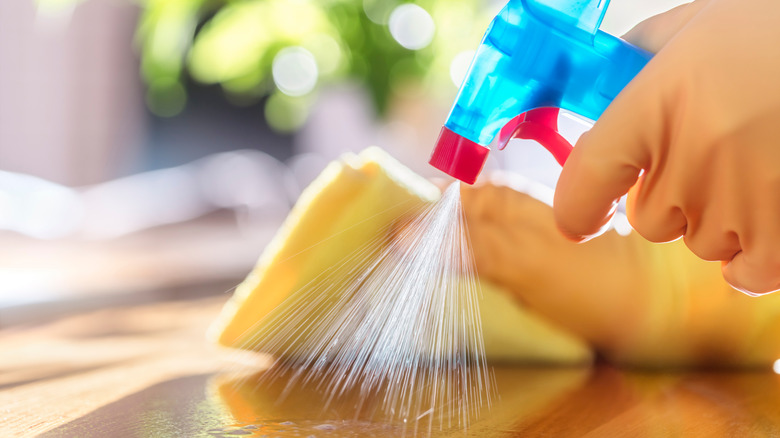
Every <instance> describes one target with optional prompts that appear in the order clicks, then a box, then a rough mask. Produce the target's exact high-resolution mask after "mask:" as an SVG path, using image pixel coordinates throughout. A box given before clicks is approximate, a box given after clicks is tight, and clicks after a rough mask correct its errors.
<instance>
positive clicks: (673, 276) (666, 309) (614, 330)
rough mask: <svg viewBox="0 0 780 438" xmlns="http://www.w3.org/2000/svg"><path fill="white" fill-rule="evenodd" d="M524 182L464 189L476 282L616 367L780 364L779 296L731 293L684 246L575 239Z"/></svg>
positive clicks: (715, 269)
mask: <svg viewBox="0 0 780 438" xmlns="http://www.w3.org/2000/svg"><path fill="white" fill-rule="evenodd" d="M525 184H527V185H525V186H518V185H517V184H515V185H513V187H515V188H517V189H519V190H522V192H521V191H518V190H515V188H512V187H509V186H507V185H501V184H496V183H488V184H485V185H481V186H476V187H473V188H472V187H467V186H465V185H464V186H462V190H461V195H462V200H463V208H464V213H465V216H466V220H467V223H468V229H469V234H470V236H471V241H472V245H473V249H474V259H475V262H476V265H477V271H478V273H479V276H480V278H483V279H486V280H489V281H490V282H492V283H494V284H497V285H499V286H501V287H503V288H504V289H506V290H507V291H509V292H510V293H511V294H512V295H513V296H514V297H515V298H516V299H518V300H521V301H522V303H524V304H525V306H526V307H528V308H529V309H531V310H532V311H534V312H535V313H537V314H539V315H540V316H543V317H545V318H546V319H547V320H549V321H551V322H553V323H554V324H556V325H557V326H560V327H562V328H564V329H566V330H567V331H569V332H570V333H572V334H574V335H576V336H579V337H581V338H582V339H584V340H586V341H587V342H588V343H589V344H590V345H592V346H593V347H594V348H595V349H596V350H597V351H598V352H600V353H601V354H602V355H603V356H605V357H607V358H608V359H610V360H611V361H613V362H617V363H624V364H632V365H639V366H691V365H705V366H763V367H769V366H771V364H772V363H773V361H774V360H775V359H777V358H778V357H780V294H777V295H772V296H768V297H765V298H762V299H761V300H755V299H752V298H750V297H748V296H746V295H743V294H739V293H735V292H734V291H733V290H732V289H731V288H730V287H729V285H728V284H727V283H726V282H725V281H724V280H723V278H722V277H721V275H720V269H719V266H718V265H717V264H713V263H708V262H704V261H702V260H700V259H698V258H697V257H695V256H694V255H693V254H691V253H690V251H688V250H687V249H686V248H685V246H684V245H683V244H682V242H673V243H670V244H665V245H656V244H653V243H650V242H648V241H647V240H645V239H643V238H642V237H641V236H639V235H637V234H636V233H631V234H630V235H628V236H621V235H619V234H618V233H616V232H615V231H609V232H607V233H605V234H604V235H603V236H602V237H600V238H598V239H593V240H591V241H589V242H586V243H583V244H576V243H574V242H571V241H570V240H568V239H566V238H565V237H564V236H562V235H561V233H560V232H559V231H558V230H557V229H556V227H555V224H554V221H553V210H552V208H550V207H549V206H548V205H547V204H545V203H543V202H541V201H538V200H537V199H534V198H533V197H531V196H529V195H526V194H525V193H523V192H530V193H533V192H535V191H537V189H536V188H534V186H533V185H528V183H525Z"/></svg>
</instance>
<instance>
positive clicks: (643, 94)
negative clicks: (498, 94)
mask: <svg viewBox="0 0 780 438" xmlns="http://www.w3.org/2000/svg"><path fill="white" fill-rule="evenodd" d="M779 23H780V2H778V1H776V0H698V1H696V2H694V3H691V4H689V5H685V6H682V7H679V8H677V9H674V10H672V11H670V12H668V13H666V14H663V15H661V16H658V17H655V18H653V19H651V20H648V21H647V22H645V23H643V24H641V25H640V26H638V27H637V29H635V30H634V31H632V32H630V33H629V34H628V35H627V38H628V39H629V40H632V42H634V43H636V44H638V45H640V46H644V47H645V48H647V49H649V50H654V51H658V54H657V55H656V57H655V58H654V59H653V60H651V61H650V63H649V64H648V65H647V66H646V67H645V69H644V70H643V71H642V72H640V73H639V75H638V76H637V77H636V78H635V80H634V81H632V82H631V83H630V84H629V85H628V86H627V87H626V88H625V90H623V92H622V93H621V94H620V95H619V96H618V97H617V98H616V99H615V101H614V102H613V103H612V105H610V106H609V108H607V110H606V111H605V112H604V114H603V116H602V117H601V119H600V120H599V121H598V122H597V123H596V124H595V126H594V127H593V129H592V130H591V131H590V132H589V133H586V134H585V135H584V136H583V137H582V138H581V139H580V141H579V142H578V143H577V147H575V148H574V151H573V152H572V154H571V157H570V158H569V160H568V162H567V163H566V166H564V168H563V173H562V174H561V178H560V181H559V183H558V188H557V192H556V195H555V203H554V205H555V219H556V221H557V223H558V225H559V227H560V229H561V230H562V231H563V232H564V234H566V235H567V236H569V237H570V238H572V239H575V240H586V239H587V238H589V237H591V236H593V235H595V234H597V233H598V232H599V230H600V229H601V228H602V227H603V226H604V224H605V223H607V221H608V219H609V217H610V216H611V215H612V212H613V211H614V206H615V204H616V202H617V199H618V198H620V196H622V195H623V194H625V193H626V192H628V203H627V209H628V218H629V221H630V222H631V224H632V225H633V226H634V227H635V229H636V230H637V231H638V232H639V233H640V234H641V235H642V236H644V237H645V238H647V239H648V240H651V241H653V242H666V241H671V240H674V239H676V238H678V237H680V236H683V237H684V241H685V244H686V245H687V246H688V247H689V248H690V250H691V251H692V252H693V253H694V254H696V255H697V256H699V257H701V258H702V259H704V260H713V261H722V272H723V276H724V277H725V279H726V280H727V281H728V282H729V283H731V284H732V285H733V286H734V287H736V288H737V289H739V290H742V291H744V292H748V293H754V294H761V293H767V292H771V291H775V290H778V289H780V249H778V248H780V45H778V42H779V41H780V25H778V24H779ZM629 189H630V190H629Z"/></svg>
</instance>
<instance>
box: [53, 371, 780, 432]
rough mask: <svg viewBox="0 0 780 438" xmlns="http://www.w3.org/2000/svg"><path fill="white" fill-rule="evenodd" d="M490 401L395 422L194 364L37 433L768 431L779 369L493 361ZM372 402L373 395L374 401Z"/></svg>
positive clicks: (311, 393) (350, 401)
mask: <svg viewBox="0 0 780 438" xmlns="http://www.w3.org/2000/svg"><path fill="white" fill-rule="evenodd" d="M495 373H496V384H497V387H498V397H499V401H498V402H497V403H496V405H495V406H494V407H493V408H492V409H490V410H489V411H485V412H483V413H482V414H481V415H480V416H479V417H478V418H472V419H471V421H470V422H469V424H468V428H467V429H466V428H463V427H461V426H457V425H453V423H452V421H449V420H451V419H449V420H447V419H445V421H440V420H442V419H436V420H435V421H418V422H414V421H409V422H407V423H403V422H399V421H396V420H393V419H390V418H388V417H387V416H384V414H383V413H382V411H381V410H376V409H371V406H363V409H361V410H357V409H356V405H355V401H356V399H355V398H354V397H353V395H350V394H347V395H346V396H344V397H343V398H341V399H340V400H339V402H337V403H331V404H329V405H327V408H325V406H326V403H325V401H326V397H325V395H324V394H320V393H318V392H317V391H316V389H314V388H308V389H306V388H294V389H293V390H291V391H290V392H289V394H288V395H287V396H286V397H281V395H282V393H283V391H284V390H285V385H284V382H281V381H276V382H270V383H269V382H264V381H263V380H262V373H259V374H255V375H250V376H244V377H236V376H228V375H221V374H205V375H197V376H191V377H183V378H178V379H174V380H170V381H167V382H164V383H160V384H156V385H153V386H151V387H149V388H147V389H145V390H142V391H140V392H137V393H135V394H132V395H129V396H127V397H125V398H122V399H120V400H118V401H116V402H114V403H110V404H108V405H106V406H104V407H102V408H99V409H97V410H95V411H93V412H92V413H89V414H87V415H85V416H83V417H81V418H79V419H77V420H75V421H72V422H70V423H66V424H64V425H62V426H60V427H58V428H56V429H54V430H51V431H50V432H48V433H46V434H44V435H43V436H44V437H74V436H78V437H98V436H100V437H104V436H130V437H133V436H138V437H147V436H149V437H152V436H154V437H157V436H160V437H169V436H170V437H174V436H176V437H178V436H182V437H185V436H186V437H198V436H204V437H236V436H250V437H262V436H266V437H277V436H278V437H364V436H368V437H370V436H376V437H398V436H435V437H441V436H479V437H500V436H605V437H607V436H608V437H616V436H617V437H620V436H626V437H628V436H630V437H644V436H648V437H650V436H702V437H705V436H706V437H719V436H722V437H731V436H766V437H771V436H780V408H779V407H778V406H780V376H777V375H775V374H772V373H763V372H755V373H729V372H703V373H687V374H662V373H637V372H625V371H621V370H617V369H614V368H611V367H606V366H600V367H597V368H595V369H522V368H496V369H495ZM374 402H375V403H377V404H379V403H380V401H379V400H375V401H374Z"/></svg>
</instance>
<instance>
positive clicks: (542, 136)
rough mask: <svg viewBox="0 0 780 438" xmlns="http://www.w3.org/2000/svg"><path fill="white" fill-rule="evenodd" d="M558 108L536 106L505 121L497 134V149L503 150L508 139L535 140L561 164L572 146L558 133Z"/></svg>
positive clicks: (567, 156)
mask: <svg viewBox="0 0 780 438" xmlns="http://www.w3.org/2000/svg"><path fill="white" fill-rule="evenodd" d="M559 111H560V110H559V109H558V108H537V109H533V110H530V111H528V112H525V113H523V114H520V115H519V116H517V117H515V118H514V119H512V120H511V121H509V123H507V124H506V125H505V126H504V127H503V128H501V132H499V134H498V149H499V150H504V148H505V147H506V145H507V143H509V140H511V139H513V138H522V139H526V140H535V141H537V142H539V144H541V145H542V146H544V147H545V148H546V149H547V150H548V151H550V153H551V154H553V156H554V157H555V160H556V161H558V163H559V164H560V165H561V166H563V164H564V163H566V159H567V158H569V154H570V153H571V151H572V149H573V147H572V145H571V144H570V143H569V142H568V141H567V140H566V139H565V138H563V136H561V134H559V133H558V113H559Z"/></svg>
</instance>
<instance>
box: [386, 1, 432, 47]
mask: <svg viewBox="0 0 780 438" xmlns="http://www.w3.org/2000/svg"><path fill="white" fill-rule="evenodd" d="M389 26H390V34H391V35H393V38H394V39H395V40H396V41H398V44H400V45H401V46H403V47H405V48H407V49H410V50H419V49H423V48H425V47H427V46H428V44H430V43H431V41H432V40H433V35H434V33H435V31H436V25H435V24H434V23H433V18H432V17H431V14H429V13H428V11H426V10H425V9H423V8H422V7H420V6H418V5H415V4H413V3H405V4H402V5H400V6H398V7H397V8H395V9H394V10H393V12H392V13H391V14H390V22H389Z"/></svg>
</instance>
